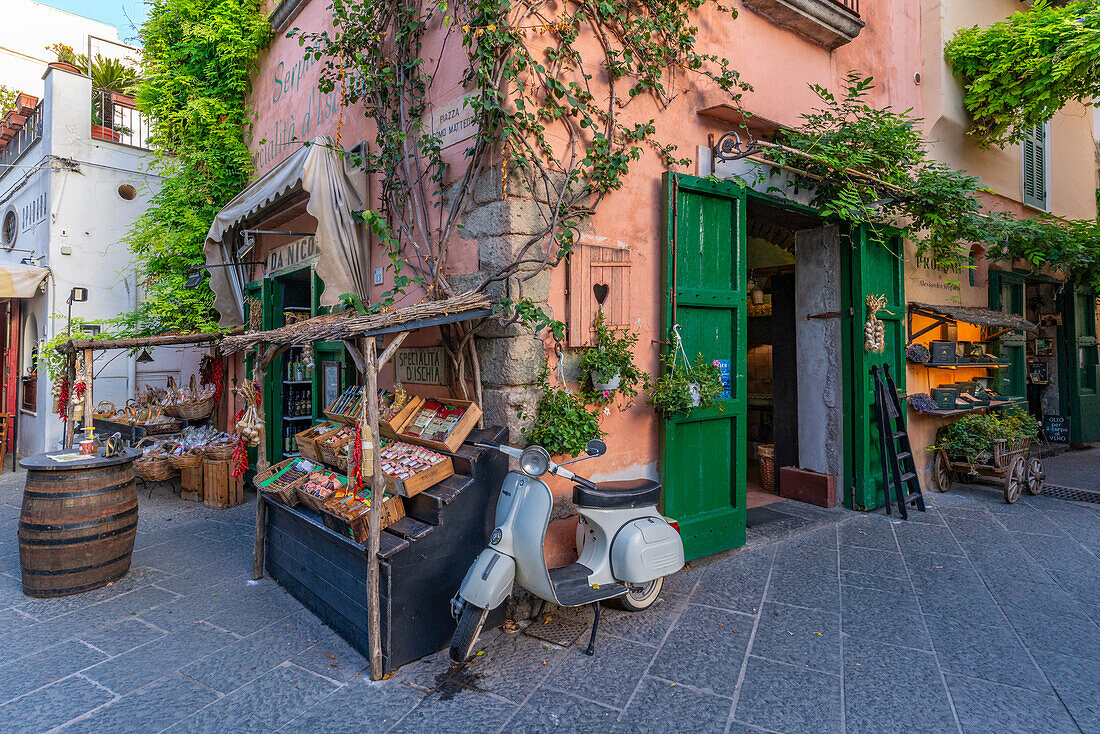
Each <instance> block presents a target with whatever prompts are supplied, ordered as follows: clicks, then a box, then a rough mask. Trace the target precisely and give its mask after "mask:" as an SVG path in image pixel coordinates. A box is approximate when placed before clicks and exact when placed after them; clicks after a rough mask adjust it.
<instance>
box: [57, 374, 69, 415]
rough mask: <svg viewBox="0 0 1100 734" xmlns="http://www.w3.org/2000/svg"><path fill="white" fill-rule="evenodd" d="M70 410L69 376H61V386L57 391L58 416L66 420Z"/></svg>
mask: <svg viewBox="0 0 1100 734" xmlns="http://www.w3.org/2000/svg"><path fill="white" fill-rule="evenodd" d="M68 410H69V378H68V376H65V377H62V378H61V387H60V389H59V390H58V391H57V417H58V418H60V419H61V420H65V416H66V415H68Z"/></svg>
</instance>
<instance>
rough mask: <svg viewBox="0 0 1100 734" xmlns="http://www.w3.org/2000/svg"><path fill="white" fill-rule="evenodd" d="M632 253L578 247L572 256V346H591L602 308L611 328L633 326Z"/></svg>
mask: <svg viewBox="0 0 1100 734" xmlns="http://www.w3.org/2000/svg"><path fill="white" fill-rule="evenodd" d="M630 293H631V288H630V250H628V249H625V248H619V247H605V246H602V245H588V244H580V245H577V246H576V247H575V248H574V250H573V252H572V254H571V255H570V256H569V346H571V347H583V346H588V344H589V343H590V341H591V339H592V322H593V321H595V319H596V314H597V313H598V312H599V310H600V309H601V308H602V309H603V312H604V318H605V319H606V320H607V323H608V324H610V325H611V326H615V327H618V328H625V327H628V326H629V325H630Z"/></svg>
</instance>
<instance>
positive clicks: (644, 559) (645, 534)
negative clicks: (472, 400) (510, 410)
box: [451, 440, 684, 663]
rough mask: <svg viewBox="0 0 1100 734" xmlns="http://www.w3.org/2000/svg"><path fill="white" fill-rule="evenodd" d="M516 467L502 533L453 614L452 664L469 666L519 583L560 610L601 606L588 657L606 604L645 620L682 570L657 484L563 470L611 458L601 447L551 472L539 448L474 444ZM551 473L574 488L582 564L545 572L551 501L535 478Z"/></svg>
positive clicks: (592, 444) (499, 523)
mask: <svg viewBox="0 0 1100 734" xmlns="http://www.w3.org/2000/svg"><path fill="white" fill-rule="evenodd" d="M477 445H478V446H481V447H483V448H491V449H496V450H497V451H500V452H501V453H503V454H505V455H507V456H511V457H514V458H518V459H519V463H520V467H521V468H522V469H523V471H522V472H517V471H510V472H508V474H507V476H505V477H504V483H503V485H502V486H501V488H500V498H499V499H498V500H497V509H496V529H495V530H493V533H492V536H491V537H490V538H489V547H488V548H486V549H485V550H483V551H482V552H481V554H480V555H479V556H478V557H477V559H476V560H475V561H474V563H473V565H472V566H470V570H469V571H467V572H466V577H465V578H464V579H463V580H462V586H461V587H460V588H459V591H458V594H456V595H455V597H454V599H452V600H451V613H452V614H453V615H454V617H455V619H457V620H458V629H456V630H455V634H454V638H453V640H452V642H451V659H452V660H454V661H455V662H458V663H465V662H468V661H469V660H470V659H471V658H472V656H473V654H474V652H475V649H474V646H475V645H476V644H477V638H478V636H479V635H480V634H481V631H482V628H483V627H484V625H485V620H486V618H487V617H488V615H489V612H490V611H491V610H493V609H495V608H497V607H498V606H500V605H501V604H502V603H504V600H505V599H507V598H508V595H509V594H511V592H512V582H513V580H514V581H516V582H517V583H519V585H520V586H522V587H523V588H525V589H527V590H528V591H530V592H531V593H532V594H534V595H536V596H538V597H539V598H541V599H542V600H543V602H544V603H545V602H552V603H554V604H558V605H560V606H563V607H579V606H582V605H584V604H595V605H596V613H595V621H594V622H593V623H592V637H591V639H590V640H589V643H588V649H587V650H586V652H587V653H588V654H589V655H591V654H592V653H593V651H594V644H595V641H596V628H597V627H598V626H599V623H600V602H602V601H605V600H608V599H615V600H616V601H617V603H618V604H619V605H620V606H621V607H623V608H624V609H627V610H629V611H641V610H643V609H646V608H648V607H649V606H650V605H651V604H653V602H655V601H656V600H657V597H658V595H659V594H660V593H661V586H662V584H663V582H664V577H665V576H667V575H669V574H672V573H676V572H677V571H679V570H680V569H681V568H683V567H684V544H683V542H682V541H681V540H680V534H679V532H677V530H676V529H675V528H673V527H672V526H671V525H669V523H668V522H667V521H666V520H665V518H664V517H662V516H661V514H660V513H659V512H658V511H657V502H658V501H659V500H660V498H661V485H660V484H659V483H658V482H656V481H653V480H651V479H635V480H629V481H622V482H600V483H596V482H592V481H591V480H588V479H585V478H584V477H581V476H578V475H576V474H574V473H573V472H571V471H569V470H568V469H565V468H564V466H565V464H572V463H573V462H574V461H582V460H584V459H588V458H592V457H595V456H602V455H603V454H604V453H605V452H606V451H607V445H606V444H604V442H603V441H599V440H594V441H589V442H588V446H587V447H586V448H585V453H586V454H587V456H582V457H581V458H580V459H574V460H573V461H567V462H564V464H555V463H554V462H553V461H552V460H551V459H550V454H549V453H548V452H547V451H546V449H544V448H542V447H541V446H529V447H528V448H526V449H523V450H522V451H521V450H520V449H517V448H513V447H511V446H505V445H502V444H496V443H490V442H488V441H485V442H481V443H478V444H477ZM546 473H550V474H553V475H556V476H559V477H562V478H564V479H568V480H572V481H573V482H574V486H573V502H574V503H575V504H576V505H577V512H578V514H579V515H580V521H579V523H578V524H577V551H578V552H579V555H580V557H579V559H578V560H577V562H576V563H574V564H572V565H570V566H565V567H563V568H554V569H547V567H546V560H545V558H546V557H545V555H544V554H543V543H544V541H545V538H546V527H547V524H548V523H549V521H550V511H551V509H552V506H553V498H552V497H551V494H550V488H549V487H547V486H546V483H545V482H543V481H542V480H541V479H540V478H539V477H541V476H542V475H544V474H546Z"/></svg>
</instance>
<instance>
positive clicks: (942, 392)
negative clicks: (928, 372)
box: [932, 387, 959, 410]
mask: <svg viewBox="0 0 1100 734" xmlns="http://www.w3.org/2000/svg"><path fill="white" fill-rule="evenodd" d="M958 396H959V391H958V390H956V389H955V388H953V387H934V388H932V400H933V402H935V403H936V407H937V408H939V409H940V410H954V409H955V398H957V397H958Z"/></svg>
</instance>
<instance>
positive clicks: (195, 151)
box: [118, 0, 271, 335]
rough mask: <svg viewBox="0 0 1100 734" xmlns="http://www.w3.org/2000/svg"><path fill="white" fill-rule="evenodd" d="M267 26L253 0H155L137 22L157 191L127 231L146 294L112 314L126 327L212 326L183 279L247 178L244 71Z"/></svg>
mask: <svg viewBox="0 0 1100 734" xmlns="http://www.w3.org/2000/svg"><path fill="white" fill-rule="evenodd" d="M270 32H271V28H270V25H269V24H268V22H267V20H266V18H265V16H264V13H263V4H262V3H261V2H260V0H154V1H153V3H152V7H151V8H150V11H149V18H148V20H147V21H146V23H145V25H144V26H142V29H141V40H142V43H143V45H144V52H143V55H142V76H143V82H142V84H141V87H140V89H139V91H138V95H137V100H138V107H139V108H140V109H141V110H142V112H144V113H145V114H146V115H147V116H148V117H149V118H150V119H151V120H152V131H151V136H150V145H151V146H152V147H153V149H154V150H155V151H156V153H157V160H156V164H155V170H156V172H157V173H159V174H160V175H161V176H163V177H164V180H163V183H162V185H161V189H160V191H158V192H157V193H156V194H155V195H154V197H153V200H152V204H151V206H150V207H149V209H148V210H146V212H145V213H144V214H143V215H142V216H141V217H140V218H139V219H138V221H137V222H136V223H135V225H134V228H133V229H132V230H131V232H130V233H129V235H128V236H127V238H126V241H127V243H128V244H129V246H130V249H131V251H132V252H133V254H134V257H135V264H136V266H137V269H138V276H139V278H140V279H141V280H142V282H143V283H144V287H145V300H144V301H143V302H142V303H141V304H139V306H138V308H137V309H136V310H135V311H134V312H132V313H130V314H125V315H124V316H122V317H120V319H119V323H118V326H120V327H121V329H122V331H123V332H124V333H127V334H134V335H143V334H161V333H168V332H190V331H212V330H215V329H216V328H217V323H216V316H217V315H216V313H215V312H214V311H213V301H214V295H213V292H212V291H211V290H210V288H209V285H208V284H207V283H206V282H205V281H204V283H203V284H201V285H200V286H199V287H198V288H195V289H187V288H184V287H183V285H184V281H185V280H186V279H187V271H188V269H189V268H191V267H193V266H197V265H202V264H203V263H204V262H205V257H204V255H203V245H204V244H205V240H206V233H207V231H208V230H209V229H210V224H211V222H213V220H214V215H215V214H216V213H217V212H218V210H219V209H221V207H222V206H223V205H224V204H225V203H226V202H228V201H229V200H230V199H231V198H232V197H233V196H235V195H236V194H237V193H238V192H239V191H240V190H241V189H243V188H244V186H245V185H246V184H247V183H248V179H249V176H250V175H251V173H252V160H251V157H250V156H249V151H248V148H247V146H246V145H245V138H244V136H245V134H246V132H247V131H248V129H249V115H250V109H249V107H248V104H247V97H248V93H249V89H250V86H249V85H250V82H249V75H250V74H251V73H252V71H253V70H254V68H255V64H256V57H257V55H258V54H259V52H260V50H261V49H262V48H263V47H264V46H265V45H266V44H267V41H268V39H269V37H270Z"/></svg>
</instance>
